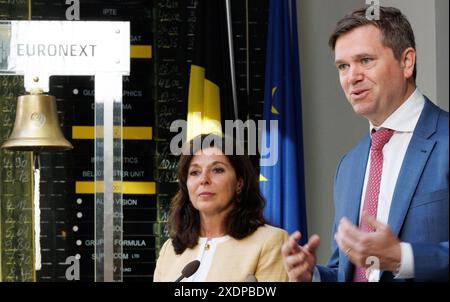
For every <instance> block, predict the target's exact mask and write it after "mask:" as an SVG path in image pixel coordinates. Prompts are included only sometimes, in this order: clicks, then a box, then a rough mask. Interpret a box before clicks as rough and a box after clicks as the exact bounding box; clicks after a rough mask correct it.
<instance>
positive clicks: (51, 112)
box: [1, 90, 73, 152]
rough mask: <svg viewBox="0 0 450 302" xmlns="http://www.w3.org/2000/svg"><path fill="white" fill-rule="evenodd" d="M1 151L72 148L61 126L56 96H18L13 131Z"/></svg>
mask: <svg viewBox="0 0 450 302" xmlns="http://www.w3.org/2000/svg"><path fill="white" fill-rule="evenodd" d="M1 148H4V149H9V150H14V151H36V152H40V151H56V150H69V149H73V146H72V144H71V143H70V142H69V141H68V140H66V139H65V138H64V135H63V133H62V131H61V128H60V126H59V119H58V114H57V112H56V101H55V97H54V96H51V95H46V94H42V91H41V90H37V91H32V92H31V94H29V95H22V96H19V98H18V100H17V109H16V120H15V121H14V128H13V130H12V132H11V135H10V136H9V138H8V139H7V140H6V141H5V143H4V144H3V145H2V147H1Z"/></svg>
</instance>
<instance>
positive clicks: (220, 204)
mask: <svg viewBox="0 0 450 302" xmlns="http://www.w3.org/2000/svg"><path fill="white" fill-rule="evenodd" d="M242 183H243V181H242V179H239V180H238V179H237V177H236V172H235V170H234V168H233V166H232V165H231V163H230V161H229V160H228V158H227V157H226V156H225V155H224V154H223V153H222V152H221V151H220V150H219V149H216V148H208V149H203V150H200V151H198V152H197V153H195V154H194V156H193V157H192V160H191V162H190V164H189V170H188V177H187V188H188V191H189V198H190V200H191V202H192V205H193V206H194V208H196V209H197V210H198V211H199V212H200V213H202V214H206V215H217V214H222V213H227V212H228V211H229V210H231V209H232V206H233V203H232V199H233V197H234V196H235V195H236V194H238V193H240V191H241V189H242Z"/></svg>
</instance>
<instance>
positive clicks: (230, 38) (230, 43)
mask: <svg viewBox="0 0 450 302" xmlns="http://www.w3.org/2000/svg"><path fill="white" fill-rule="evenodd" d="M225 5H226V10H227V29H228V50H229V53H230V71H231V90H232V93H233V107H234V119H235V120H237V119H238V118H239V114H238V105H237V92H236V74H235V71H234V51H233V27H232V20H231V5H230V0H225Z"/></svg>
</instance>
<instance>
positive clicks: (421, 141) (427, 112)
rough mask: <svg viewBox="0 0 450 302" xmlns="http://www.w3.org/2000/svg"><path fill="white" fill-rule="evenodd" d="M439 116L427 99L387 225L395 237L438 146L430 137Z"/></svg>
mask: <svg viewBox="0 0 450 302" xmlns="http://www.w3.org/2000/svg"><path fill="white" fill-rule="evenodd" d="M438 114H439V113H438V111H437V110H436V107H435V105H433V104H432V103H431V102H430V101H429V100H428V99H426V101H425V106H424V109H423V111H422V114H421V116H420V118H419V121H418V123H417V126H416V128H415V130H414V133H413V136H412V138H411V142H410V143H409V146H408V149H407V151H406V154H405V158H404V160H403V164H402V168H401V169H400V173H399V176H398V178H397V183H396V185H395V191H394V195H393V197H392V204H391V209H390V212H389V219H388V224H389V225H390V226H391V229H392V232H393V233H394V234H395V235H396V236H399V233H400V230H401V227H402V225H403V222H404V220H405V217H406V213H407V212H408V208H409V205H410V203H411V200H412V197H413V195H414V192H415V191H416V188H417V185H418V183H419V180H420V176H421V175H422V171H423V169H424V168H425V165H426V163H427V161H428V158H429V157H430V154H431V152H432V150H433V147H434V145H435V144H436V141H435V140H433V139H429V137H430V136H431V135H432V134H433V133H434V132H435V131H436V124H437V118H438Z"/></svg>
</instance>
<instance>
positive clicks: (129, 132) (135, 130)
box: [72, 126, 153, 140]
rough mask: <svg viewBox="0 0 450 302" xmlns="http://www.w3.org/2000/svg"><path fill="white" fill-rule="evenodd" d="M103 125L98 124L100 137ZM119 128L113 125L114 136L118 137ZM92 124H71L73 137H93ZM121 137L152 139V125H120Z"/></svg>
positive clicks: (127, 138) (93, 129)
mask: <svg viewBox="0 0 450 302" xmlns="http://www.w3.org/2000/svg"><path fill="white" fill-rule="evenodd" d="M102 130H103V126H98V131H99V135H98V137H99V138H101V137H102V134H103V131H102ZM119 130H120V128H119V127H114V138H119V137H120V133H119ZM94 132H95V128H94V126H72V138H73V139H95V135H94V134H95V133H94ZM122 139H126V140H152V139H153V128H152V127H122Z"/></svg>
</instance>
